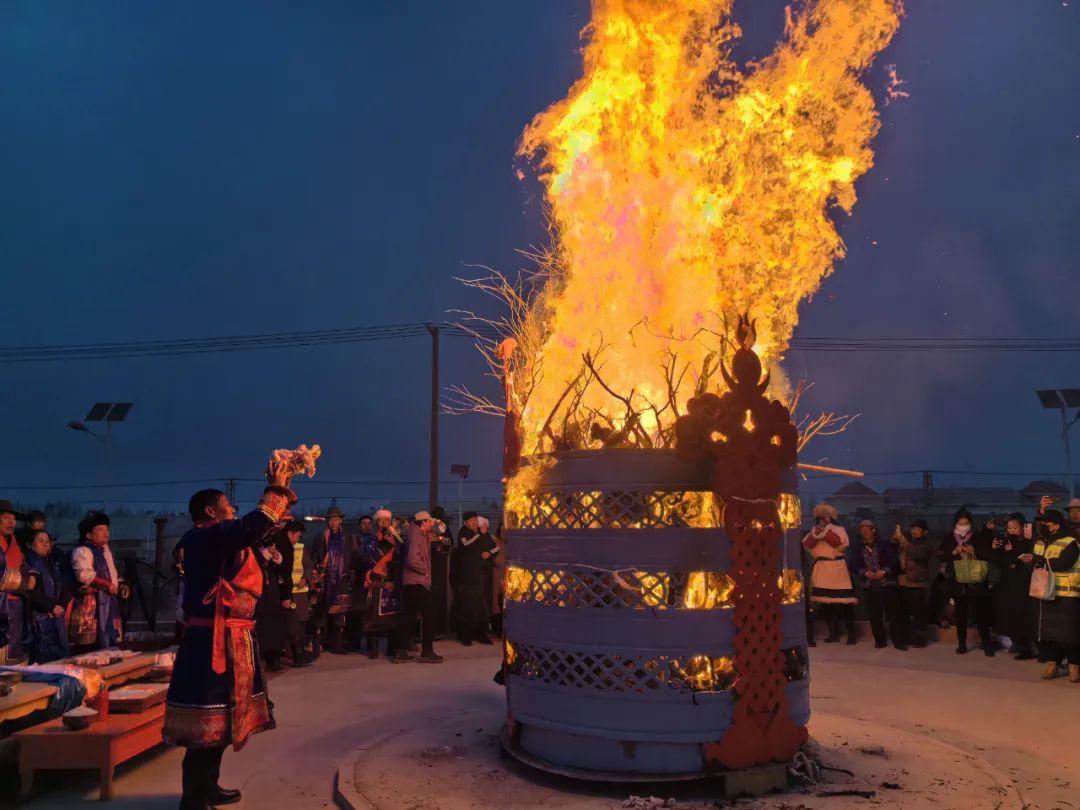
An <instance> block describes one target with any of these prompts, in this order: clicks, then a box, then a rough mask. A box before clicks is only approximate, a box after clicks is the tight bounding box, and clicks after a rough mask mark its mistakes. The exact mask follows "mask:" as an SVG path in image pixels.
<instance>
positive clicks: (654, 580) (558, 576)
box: [504, 449, 810, 778]
mask: <svg viewBox="0 0 1080 810" xmlns="http://www.w3.org/2000/svg"><path fill="white" fill-rule="evenodd" d="M532 463H533V464H536V463H539V464H541V465H552V464H553V466H545V468H544V472H543V476H542V480H543V484H542V485H540V486H539V487H538V488H537V489H535V490H534V491H530V492H526V493H520V492H518V493H515V492H510V493H508V497H507V515H506V519H507V526H508V528H509V531H508V534H507V538H508V557H507V574H506V605H505V614H504V616H505V645H506V650H505V655H506V691H507V701H508V716H509V721H508V724H507V735H506V739H507V747H508V749H509V750H510V751H511V753H513V754H515V755H517V756H519V757H520V758H522V759H524V760H526V761H528V762H530V763H531V764H533V765H539V766H540V767H543V768H547V769H549V770H553V771H559V772H564V773H566V772H569V773H576V774H579V775H583V776H588V775H616V776H622V777H625V778H642V777H647V776H656V777H662V778H663V777H667V778H673V777H685V778H694V777H698V776H701V775H702V774H703V772H704V770H705V766H704V760H703V746H704V745H705V744H707V743H710V742H715V741H717V740H718V739H719V738H720V737H722V736H723V734H724V732H725V731H726V730H727V728H728V726H729V725H730V724H731V722H732V707H733V703H732V700H733V691H732V687H733V686H734V684H735V682H736V680H737V677H738V671H737V662H736V661H734V660H733V659H734V655H733V652H734V651H733V641H734V633H735V630H734V624H733V620H732V619H733V614H734V610H733V609H732V605H731V599H730V596H731V589H732V587H733V584H734V583H733V582H732V581H731V580H730V579H729V578H728V576H727V573H726V572H727V571H728V569H729V551H730V541H729V538H728V536H727V533H726V532H725V531H724V529H723V528H722V520H721V518H722V504H719V503H717V502H716V500H715V497H714V496H713V494H712V492H711V490H710V487H709V481H710V477H711V476H710V470H709V469H708V468H707V467H702V466H699V465H694V464H690V463H688V462H685V461H683V460H682V459H680V458H678V457H677V456H676V455H675V453H674V451H668V450H637V449H614V450H604V451H580V452H573V453H566V454H560V455H558V456H555V457H551V458H548V459H546V460H544V459H542V460H539V461H538V460H535V459H534V460H532ZM794 485H795V477H794V475H793V474H792V475H791V476H790V480H789V481H788V482H787V485H786V486H785V490H787V491H790V492H791V493H794V489H795V486H794ZM784 500H785V502H786V503H782V504H781V514H782V516H783V515H785V514H789V515H792V522H791V523H790V524H787V525H788V527H789V528H788V530H787V531H786V533H785V535H784V540H783V544H784V546H785V548H784V550H783V554H782V559H784V561H785V562H784V564H783V568H784V569H785V570H783V571H781V570H778V571H777V585H778V591H780V593H781V595H782V606H781V608H780V609H781V613H782V627H783V637H784V639H783V647H784V655H785V661H786V664H785V675H786V676H787V679H788V684H787V690H788V700H789V706H790V711H791V714H792V719H793V720H795V721H796V723H798V724H799V725H800V726H804V725H805V724H806V722H807V721H808V719H809V714H810V706H809V677H808V663H807V658H806V623H805V612H804V610H805V608H804V604H803V594H802V576H801V549H800V544H799V539H800V537H799V531H798V529H797V523H798V515H799V507H798V501H797V499H796V498H794V496H793V494H792V495H790V496H785V498H784Z"/></svg>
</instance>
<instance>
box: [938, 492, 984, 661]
mask: <svg viewBox="0 0 1080 810" xmlns="http://www.w3.org/2000/svg"><path fill="white" fill-rule="evenodd" d="M992 543H993V534H992V532H989V531H986V530H983V531H981V532H976V531H975V525H974V518H972V516H971V512H969V511H968V510H967V509H960V510H959V511H957V513H956V514H955V515H953V529H952V531H951V532H949V533H948V534H946V535H945V536H944V537H943V538H941V545H940V546H939V547H938V559H940V560H942V561H944V562H945V577H946V578H947V579H948V582H949V586H950V593H951V595H952V599H953V604H955V605H956V640H957V644H956V654H957V655H964V654H965V653H966V652H967V650H968V648H967V640H968V638H967V634H968V626H969V622H970V621H971V619H972V618H974V620H975V626H976V627H978V628H979V640H980V641H981V642H982V649H983V653H984V654H985V655H988V656H992V655H993V654H994V641H993V638H992V636H991V635H990V621H991V613H992V611H993V603H992V602H991V596H990V585H989V583H988V582H987V581H986V580H985V579H984V580H983V581H982V582H975V583H972V582H958V581H957V574H956V563H957V562H958V561H960V560H965V559H966V560H985V561H987V562H990V561H991V557H992V556H993V549H992Z"/></svg>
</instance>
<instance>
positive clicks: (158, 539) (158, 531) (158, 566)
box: [146, 517, 169, 633]
mask: <svg viewBox="0 0 1080 810" xmlns="http://www.w3.org/2000/svg"><path fill="white" fill-rule="evenodd" d="M168 524H169V519H168V518H167V517H156V518H154V578H153V580H151V585H150V594H151V595H150V614H151V615H149V616H147V617H146V618H147V620H148V621H149V623H150V629H151V630H152V631H153V632H155V633H156V632H157V615H158V607H159V606H160V604H161V581H162V579H163V578H164V577H165V572H164V571H163V570H162V568H164V566H165V527H166V526H167V525H168Z"/></svg>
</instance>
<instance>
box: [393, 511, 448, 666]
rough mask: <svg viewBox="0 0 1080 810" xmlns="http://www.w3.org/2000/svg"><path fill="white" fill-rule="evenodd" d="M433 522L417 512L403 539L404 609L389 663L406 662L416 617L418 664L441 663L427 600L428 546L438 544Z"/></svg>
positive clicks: (431, 611) (438, 540)
mask: <svg viewBox="0 0 1080 810" xmlns="http://www.w3.org/2000/svg"><path fill="white" fill-rule="evenodd" d="M434 528H435V521H434V519H433V518H432V517H431V515H430V514H428V513H427V512H417V513H416V516H415V517H414V518H413V523H412V524H411V525H410V526H409V532H408V534H407V535H406V538H405V566H404V571H403V573H402V578H401V582H402V586H403V587H402V596H403V599H404V602H405V609H404V610H403V611H402V613H401V627H400V631H399V632H400V635H399V638H398V643H397V652H396V653H395V654H394V657H393V658H391V659H390V660H391V661H393V662H395V663H398V662H401V661H408V660H410V659H411V658H412V656H411V655H409V652H408V650H409V642H410V641H411V636H412V629H413V625H414V623H415V622H416V617H417V616H419V617H420V622H421V630H420V658H419V659H418V660H419V661H420V663H422V664H441V663H442V660H443V659H442V656H441V655H436V654H435V612H434V603H433V602H432V599H431V544H432V543H437V542H442V541H441V539H440V538H439V536H438V535H437V534H436V533H435V531H434Z"/></svg>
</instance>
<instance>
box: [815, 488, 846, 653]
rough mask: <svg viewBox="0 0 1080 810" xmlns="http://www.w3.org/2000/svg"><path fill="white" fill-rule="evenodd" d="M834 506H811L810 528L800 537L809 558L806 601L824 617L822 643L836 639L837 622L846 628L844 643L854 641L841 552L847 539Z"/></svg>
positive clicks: (838, 638)
mask: <svg viewBox="0 0 1080 810" xmlns="http://www.w3.org/2000/svg"><path fill="white" fill-rule="evenodd" d="M836 518H837V515H836V509H835V508H834V507H833V506H832V505H831V504H827V503H819V504H818V505H817V506H815V507H814V528H813V529H811V530H810V532H809V533H808V534H807V535H806V537H804V538H803V548H805V549H806V551H807V552H808V553H809V554H810V556H811V557H813V560H814V568H813V571H811V573H810V601H811V602H812V603H813V604H814V605H815V606H818V608H819V609H820V610H821V612H822V615H823V616H824V617H825V618H826V619H827V620H828V625H829V635H828V636H827V637H826V638H825V641H826V643H830V644H831V643H833V642H837V641H839V640H840V621H841V620H843V622H844V625H845V627H846V629H847V643H848V644H855V643H856V641H857V639H856V637H855V607H854V606H855V603H856V601H857V600H856V598H855V589H854V588H853V587H852V584H851V574H850V573H849V571H848V566H847V562H846V560H845V559H844V553H845V552H846V551H847V548H848V545H849V544H850V541H849V540H848V536H847V532H846V531H844V527H843V526H841V525H839V524H838V523H837V522H836Z"/></svg>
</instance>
